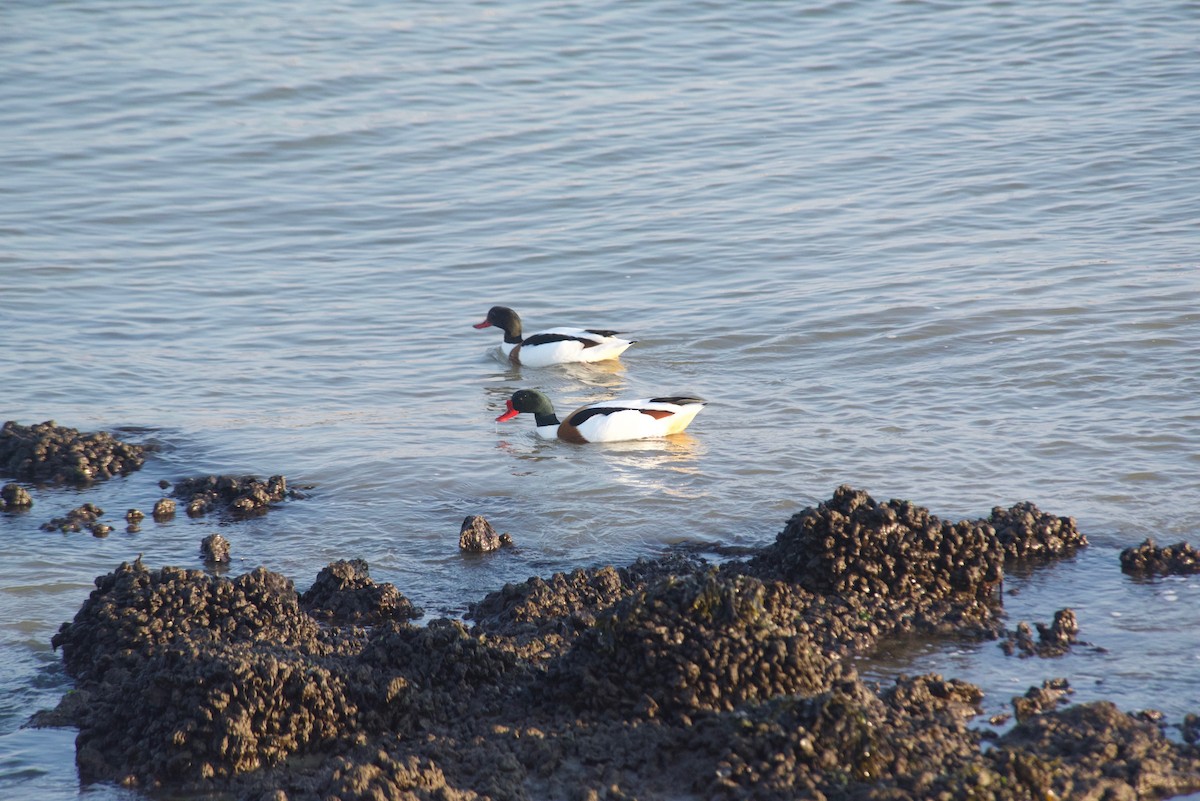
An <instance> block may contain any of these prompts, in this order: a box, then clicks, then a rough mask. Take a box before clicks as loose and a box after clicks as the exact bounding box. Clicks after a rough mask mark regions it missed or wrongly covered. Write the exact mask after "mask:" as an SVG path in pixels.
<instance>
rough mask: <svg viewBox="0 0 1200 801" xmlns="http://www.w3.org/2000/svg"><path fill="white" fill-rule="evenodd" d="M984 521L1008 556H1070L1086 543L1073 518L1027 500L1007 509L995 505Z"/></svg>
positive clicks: (1032, 557) (1031, 557)
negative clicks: (1048, 510)
mask: <svg viewBox="0 0 1200 801" xmlns="http://www.w3.org/2000/svg"><path fill="white" fill-rule="evenodd" d="M986 522H987V524H988V525H990V526H991V527H992V529H993V530H994V531H995V532H996V539H998V540H999V541H1000V545H1001V547H1003V548H1004V556H1005V558H1006V559H1010V560H1012V559H1044V558H1047V557H1061V556H1070V555H1071V554H1073V553H1075V551H1076V550H1078V549H1079V548H1082V547H1083V546H1085V545H1087V538H1086V537H1084V536H1083V534H1081V533H1080V532H1079V528H1078V526H1077V525H1076V524H1075V518H1073V517H1055V516H1054V515H1051V514H1046V513H1045V512H1042V511H1041V510H1040V509H1038V508H1037V507H1036V506H1034V505H1033V504H1032V503H1030V502H1028V501H1025V502H1023V503H1018V504H1015V505H1014V506H1011V507H1009V508H1008V509H1004V508H1003V507H1000V506H996V507H994V508H993V509H992V514H991V516H990V517H989V518H988V519H987V521H986Z"/></svg>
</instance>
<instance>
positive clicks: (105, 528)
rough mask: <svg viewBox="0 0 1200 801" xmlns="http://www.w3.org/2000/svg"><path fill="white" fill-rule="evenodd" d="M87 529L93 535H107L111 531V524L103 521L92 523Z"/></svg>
mask: <svg viewBox="0 0 1200 801" xmlns="http://www.w3.org/2000/svg"><path fill="white" fill-rule="evenodd" d="M88 530H89V531H91V532H92V536H93V537H107V536H108V535H109V534H111V533H112V526H110V525H107V524H105V523H92V524H91V525H90V526H88Z"/></svg>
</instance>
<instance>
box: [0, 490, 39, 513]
mask: <svg viewBox="0 0 1200 801" xmlns="http://www.w3.org/2000/svg"><path fill="white" fill-rule="evenodd" d="M31 506H33V498H31V497H30V495H29V491H28V490H26V489H25V488H24V487H22V486H21V485H20V484H11V483H10V484H5V485H4V487H3V488H0V512H17V511H24V510H25V509H28V508H30V507H31Z"/></svg>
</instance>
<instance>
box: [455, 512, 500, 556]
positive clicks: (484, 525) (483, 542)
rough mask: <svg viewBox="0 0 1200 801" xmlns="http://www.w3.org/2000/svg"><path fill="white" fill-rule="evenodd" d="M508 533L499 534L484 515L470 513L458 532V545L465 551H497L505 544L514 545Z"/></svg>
mask: <svg viewBox="0 0 1200 801" xmlns="http://www.w3.org/2000/svg"><path fill="white" fill-rule="evenodd" d="M512 544H513V540H512V537H511V536H509V535H508V534H497V533H496V529H494V528H492V524H491V523H489V522H488V521H487V520H485V519H484V518H483V516H482V515H468V516H467V518H466V519H465V520H463V524H462V528H461V529H459V532H458V547H459V548H461V549H462V550H464V551H473V552H475V553H483V552H485V551H495V550H497V549H499V548H500V547H501V546H503V545H512Z"/></svg>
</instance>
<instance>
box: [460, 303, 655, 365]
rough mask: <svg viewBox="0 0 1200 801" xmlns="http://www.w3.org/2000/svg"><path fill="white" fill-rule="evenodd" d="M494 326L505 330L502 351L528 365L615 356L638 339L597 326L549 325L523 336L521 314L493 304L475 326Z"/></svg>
mask: <svg viewBox="0 0 1200 801" xmlns="http://www.w3.org/2000/svg"><path fill="white" fill-rule="evenodd" d="M492 326H495V327H497V328H499V329H500V330H502V331H503V332H504V341H503V342H502V343H500V352H501V353H503V354H504V355H505V356H506V357H507V358H508V360H509V361H511V362H512V363H513V364H521V365H524V366H526V367H546V366H548V365H552V364H568V363H571V362H602V361H606V360H608V359H615V358H617V357H618V356H620V355H621V354H622V353H624V352H625V349H626V348H628V347H629V346H630V345H632V344H633V343H634V342H635V341H636V340H628V339H621V338H620V337H618V336H616V334H617V332H616V331H606V330H601V329H597V328H550V329H547V330H546V331H540V332H538V333H536V334H530V335H529V336H527V337H523V336H521V316H520V315H519V314H517V313H516V312H515V311H513V310H512V309H510V308H508V307H507V306H493V307H492V308H490V309H488V313H487V318H486V319H485V320H484V321H483V322H482V323H476V324H475V327H476V328H490V327H492Z"/></svg>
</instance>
